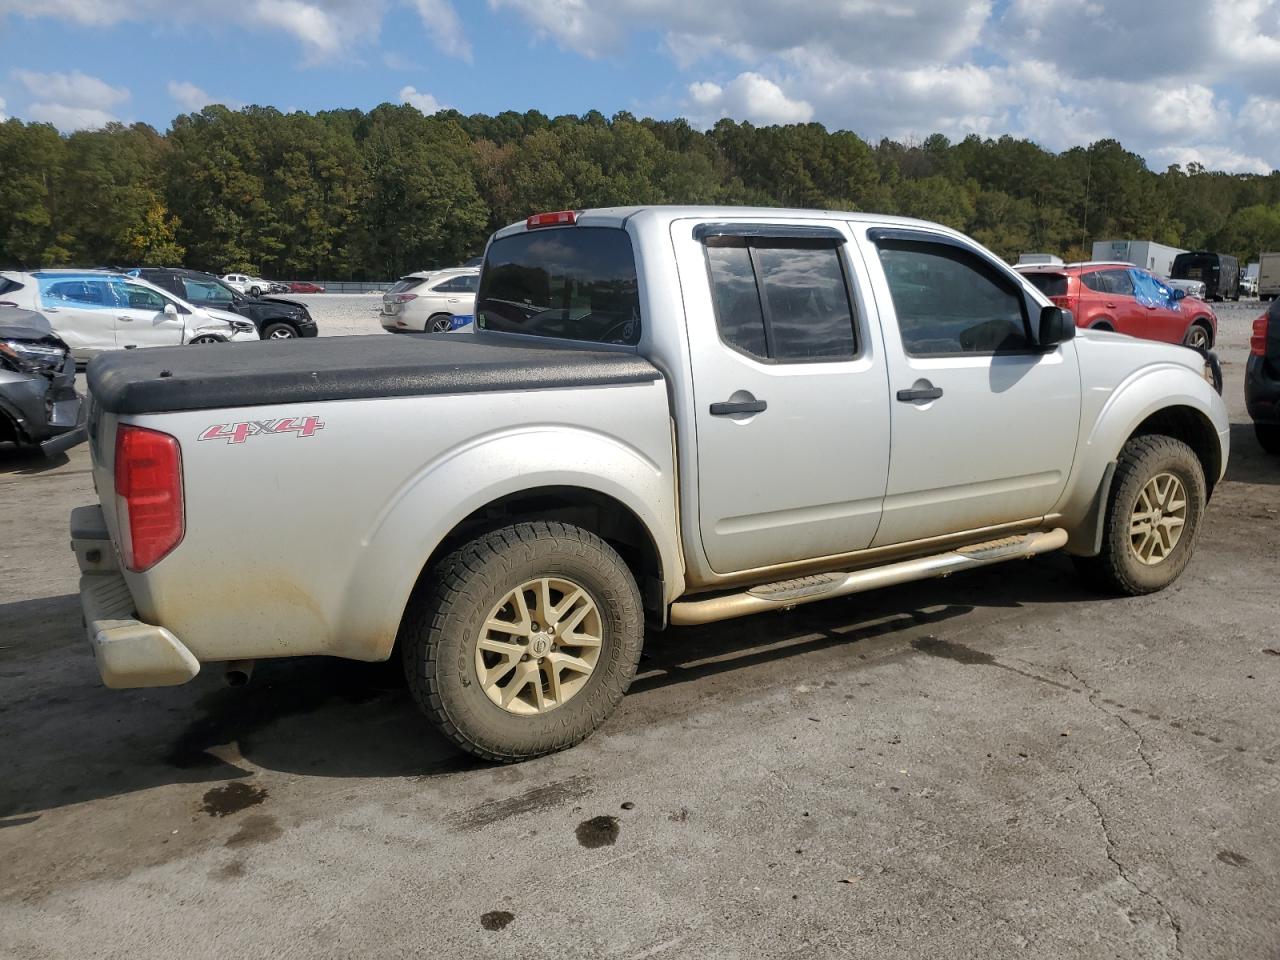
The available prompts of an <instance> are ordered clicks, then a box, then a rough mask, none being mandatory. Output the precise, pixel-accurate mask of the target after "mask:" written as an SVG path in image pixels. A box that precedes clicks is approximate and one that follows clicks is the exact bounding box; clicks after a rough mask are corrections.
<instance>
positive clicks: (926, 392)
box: [898, 387, 942, 403]
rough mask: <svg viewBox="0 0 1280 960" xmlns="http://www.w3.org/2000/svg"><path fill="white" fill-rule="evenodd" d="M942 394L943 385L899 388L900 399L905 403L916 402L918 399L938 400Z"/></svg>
mask: <svg viewBox="0 0 1280 960" xmlns="http://www.w3.org/2000/svg"><path fill="white" fill-rule="evenodd" d="M940 396H942V388H941V387H912V388H911V389H910V390H899V391H898V399H899V400H901V401H902V402H903V403H915V402H916V401H917V400H937V399H938V398H939V397H940Z"/></svg>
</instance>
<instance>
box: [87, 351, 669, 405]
mask: <svg viewBox="0 0 1280 960" xmlns="http://www.w3.org/2000/svg"><path fill="white" fill-rule="evenodd" d="M660 377H661V374H660V373H659V372H658V370H657V368H656V367H654V366H653V364H651V363H650V362H649V361H648V360H646V359H645V358H643V357H641V356H639V355H638V354H636V353H633V352H631V351H629V350H628V351H621V350H592V349H580V348H577V347H566V346H563V345H560V344H539V343H519V344H514V343H512V342H511V340H509V339H508V338H506V337H501V336H492V335H486V334H474V335H472V334H403V335H397V336H364V337H359V336H357V337H319V338H317V339H314V340H301V339H295V340H284V341H260V342H258V343H225V344H218V345H208V346H183V347H155V348H151V349H146V350H130V351H123V350H121V351H115V352H112V353H108V354H104V355H102V356H100V357H97V358H95V359H94V360H93V361H92V362H91V363H90V364H89V369H88V380H89V391H90V393H91V394H92V395H93V397H94V401H95V402H96V403H97V404H98V405H99V406H100V407H101V408H102V409H103V410H107V411H110V412H111V413H115V414H144V413H164V412H171V411H181V410H211V409H223V408H228V407H252V406H263V405H269V404H285V403H303V402H313V401H325V400H353V399H363V398H370V397H412V396H427V395H430V394H458V393H477V392H484V391H509V390H547V389H554V388H558V387H583V386H609V385H614V384H627V383H645V382H649V381H653V380H657V379H660Z"/></svg>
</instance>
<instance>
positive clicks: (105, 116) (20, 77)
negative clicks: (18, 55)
mask: <svg viewBox="0 0 1280 960" xmlns="http://www.w3.org/2000/svg"><path fill="white" fill-rule="evenodd" d="M12 75H13V77H14V79H15V80H17V81H18V82H19V83H21V84H22V85H23V86H24V87H26V88H27V90H28V92H29V93H30V94H31V95H32V96H33V97H35V98H38V99H36V100H35V101H33V102H32V103H30V104H28V106H27V108H26V110H25V111H23V114H24V116H26V117H28V118H30V119H31V120H36V121H38V122H40V123H52V124H53V125H54V126H55V127H57V128H58V129H59V130H62V131H63V132H69V131H72V130H94V129H97V128H98V127H102V126H106V124H108V123H110V122H111V121H113V120H115V119H117V117H116V116H115V115H114V112H113V110H114V108H115V107H117V106H119V105H120V104H122V103H124V102H125V101H126V100H128V99H129V91H128V89H126V88H125V87H113V86H111V84H109V83H107V82H105V81H103V80H100V79H98V78H97V77H91V76H89V75H88V74H85V73H81V72H80V71H79V70H73V71H72V72H71V73H37V72H35V71H32V70H14V71H13V74H12Z"/></svg>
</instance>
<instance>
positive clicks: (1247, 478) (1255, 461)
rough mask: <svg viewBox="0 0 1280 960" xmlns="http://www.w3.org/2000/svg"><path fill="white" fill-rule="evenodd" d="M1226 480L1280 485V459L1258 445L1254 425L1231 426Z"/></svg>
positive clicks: (1235, 424) (1236, 424) (1239, 424)
mask: <svg viewBox="0 0 1280 960" xmlns="http://www.w3.org/2000/svg"><path fill="white" fill-rule="evenodd" d="M1224 479H1226V480H1230V481H1233V482H1235V483H1261V484H1267V485H1275V484H1280V457H1277V456H1273V455H1271V454H1269V453H1267V452H1266V451H1264V450H1263V449H1262V447H1260V446H1259V445H1258V438H1257V437H1256V436H1254V433H1253V424H1252V423H1233V424H1231V456H1230V458H1229V459H1228V461H1227V475H1226V477H1225V478H1224Z"/></svg>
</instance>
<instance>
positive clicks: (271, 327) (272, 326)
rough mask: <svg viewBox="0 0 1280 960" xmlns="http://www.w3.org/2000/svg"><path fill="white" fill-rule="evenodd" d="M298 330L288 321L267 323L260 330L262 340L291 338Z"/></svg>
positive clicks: (296, 334)
mask: <svg viewBox="0 0 1280 960" xmlns="http://www.w3.org/2000/svg"><path fill="white" fill-rule="evenodd" d="M297 336H298V331H297V330H295V329H294V328H293V325H292V324H288V323H269V324H267V325H266V327H264V328H263V330H262V339H263V340H293V339H294V338H296V337H297Z"/></svg>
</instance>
